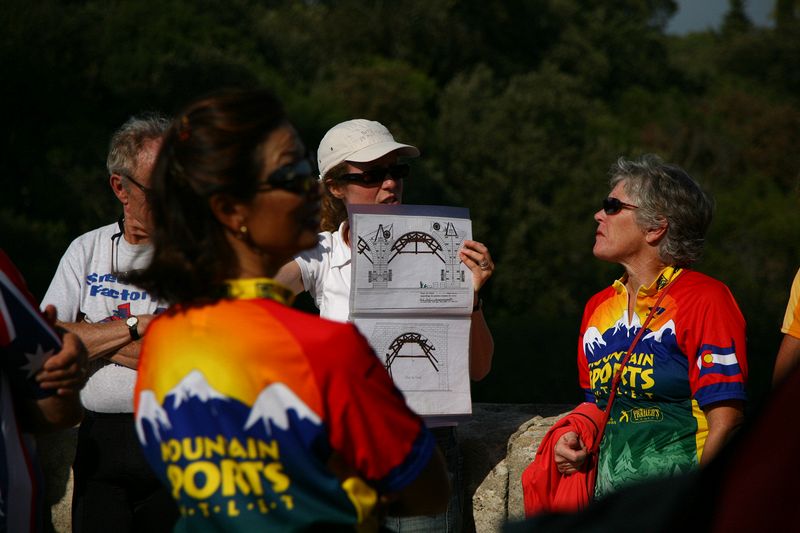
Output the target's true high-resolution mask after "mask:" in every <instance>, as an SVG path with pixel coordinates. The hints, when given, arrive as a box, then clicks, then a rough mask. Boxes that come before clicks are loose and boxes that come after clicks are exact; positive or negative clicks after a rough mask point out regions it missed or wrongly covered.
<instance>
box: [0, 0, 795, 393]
mask: <svg viewBox="0 0 800 533" xmlns="http://www.w3.org/2000/svg"><path fill="white" fill-rule="evenodd" d="M743 7H744V4H743V2H732V3H731V10H730V12H729V13H728V16H727V17H726V22H725V24H724V25H723V28H722V30H721V31H720V32H713V31H711V32H703V33H698V34H692V35H687V36H682V37H676V36H668V35H666V34H665V31H664V28H665V25H666V23H667V21H668V20H669V18H670V17H671V16H672V15H673V14H674V12H675V11H676V4H675V2H674V1H673V0H585V1H578V0H558V1H555V0H513V1H509V2H479V1H477V0H444V1H440V2H429V1H427V0H404V1H398V2H363V1H357V0H339V1H336V2H334V1H331V0H318V1H313V2H312V1H308V2H296V1H289V0H269V1H266V2H265V1H257V0H228V1H226V2H215V1H211V0H174V1H171V2H156V1H155V0H118V1H115V2H111V3H109V2H100V1H98V0H88V1H87V0H85V1H79V2H57V1H55V0H41V1H39V2H35V3H33V4H30V3H28V2H23V1H22V0H8V1H7V2H6V4H5V5H4V9H3V11H2V14H0V31H2V35H3V37H2V44H1V45H0V64H2V65H3V66H4V83H3V84H0V95H1V96H2V97H3V101H4V102H6V108H5V109H4V112H5V116H6V127H5V128H3V130H2V132H1V133H0V139H1V141H0V155H2V159H1V160H2V165H3V167H2V168H3V172H1V173H0V180H2V182H1V183H2V184H1V185H0V190H2V191H3V193H2V196H1V197H0V226H1V227H2V229H3V231H2V236H3V242H2V243H0V245H2V246H3V247H4V248H6V249H7V250H8V251H9V253H11V254H12V255H13V256H14V257H15V258H16V259H17V261H18V262H19V264H20V266H21V267H22V268H23V270H25V272H26V273H28V276H29V278H30V279H29V283H30V285H31V287H32V289H33V290H34V292H35V293H37V294H39V295H41V294H42V293H43V291H44V289H45V288H46V285H47V283H48V282H49V279H50V277H51V276H52V273H53V272H54V270H55V267H56V264H57V261H58V259H59V257H60V255H61V253H63V251H64V249H65V248H66V246H67V244H68V243H69V241H70V240H71V239H72V238H74V237H76V236H77V235H79V234H80V233H82V232H83V231H86V230H87V229H89V228H92V227H96V226H98V225H100V224H102V223H107V222H108V221H110V220H114V219H115V218H116V216H117V212H116V203H115V201H114V199H113V197H112V196H111V194H110V191H109V190H108V186H107V176H106V172H105V155H106V150H107V143H108V138H109V136H110V135H111V132H112V131H113V130H114V129H115V128H116V127H118V126H119V124H121V123H122V122H123V121H124V120H125V119H126V118H127V117H128V116H130V115H131V114H134V113H137V112H140V111H143V110H148V109H157V110H161V111H164V112H167V113H170V112H172V111H173V110H175V109H178V108H180V107H181V106H182V105H183V104H184V103H185V102H186V101H188V100H190V99H191V98H194V97H195V96H198V95H199V94H202V93H205V92H208V91H209V90H212V89H215V88H218V87H221V86H230V85H237V86H269V87H271V88H272V89H273V90H275V91H276V92H277V94H278V95H279V96H280V97H281V98H282V100H283V101H284V103H285V104H286V106H287V108H288V111H289V114H290V116H292V117H293V120H294V122H295V123H296V125H297V126H298V128H299V130H300V132H301V134H302V136H303V137H304V138H305V139H306V141H307V143H308V147H309V150H311V151H313V150H315V148H316V144H317V142H318V140H319V139H320V138H321V136H322V135H323V134H324V132H325V131H326V130H327V129H328V128H329V127H330V126H331V125H333V124H335V123H336V122H338V121H341V120H344V119H348V118H354V117H366V118H372V119H375V120H379V121H381V122H383V123H384V124H386V125H387V126H389V128H390V129H391V130H392V131H393V132H395V133H396V135H397V136H398V138H401V139H403V140H404V141H408V142H411V143H414V144H416V145H417V146H419V147H420V148H421V150H422V153H423V157H422V158H420V159H419V160H416V161H414V162H413V164H414V171H413V174H412V177H411V178H409V179H412V180H414V185H413V187H409V193H408V195H407V198H406V201H408V202H410V203H426V204H450V205H462V206H466V207H469V208H470V212H471V216H472V219H473V222H474V234H475V235H476V238H479V239H481V240H483V241H485V242H486V243H487V244H488V245H489V246H490V249H491V250H492V253H493V255H494V257H495V259H496V262H497V264H498V270H497V273H496V276H495V277H494V278H493V281H492V283H490V284H489V286H488V287H487V294H486V295H485V298H484V299H485V301H486V315H487V317H488V320H489V322H490V325H491V327H492V329H493V330H494V331H495V338H496V340H497V343H498V346H497V352H498V356H497V358H496V362H495V368H494V370H493V372H492V373H491V374H490V376H489V377H488V378H487V379H486V380H485V381H483V382H481V383H480V384H478V386H477V387H476V388H475V389H474V390H475V397H476V399H478V400H491V401H517V402H534V401H539V402H546V401H550V402H555V401H577V400H579V398H580V396H579V395H578V393H577V383H576V378H575V375H576V372H575V335H576V334H577V331H578V326H579V320H580V316H581V310H582V306H583V304H584V302H585V301H586V299H587V298H588V297H589V296H590V295H591V294H592V293H594V292H596V291H597V290H599V289H601V288H602V287H603V286H605V285H606V284H607V283H608V282H609V281H610V279H612V277H613V276H615V275H617V274H618V272H617V270H616V269H615V267H614V266H613V265H606V264H603V263H600V262H598V261H596V260H595V259H594V258H593V257H592V255H591V248H592V242H593V236H594V227H595V223H594V222H593V220H592V216H593V214H594V213H595V212H596V211H597V209H598V208H599V205H600V200H601V199H602V197H603V196H604V195H605V194H606V193H607V178H608V176H607V169H608V168H609V167H610V165H611V163H612V162H613V161H614V160H615V159H616V158H617V157H619V156H620V155H625V156H627V157H635V156H637V155H640V154H642V153H645V152H655V153H658V154H660V155H661V156H662V157H663V158H664V159H666V160H668V161H671V162H675V163H677V164H680V165H681V166H683V167H685V168H686V169H687V170H688V171H689V172H690V173H691V174H692V175H694V176H696V177H697V178H698V179H699V180H700V181H701V183H703V184H704V185H705V186H706V187H707V188H708V189H710V191H711V192H712V193H713V194H714V196H715V197H716V199H717V211H716V216H715V221H714V223H713V225H712V228H711V233H710V235H709V240H708V245H707V253H706V258H705V260H704V262H702V263H701V264H700V265H699V267H698V268H699V269H700V270H704V271H706V272H708V273H709V274H711V275H713V276H715V277H717V278H719V279H722V280H723V281H725V282H726V283H727V284H728V285H729V286H730V287H731V288H732V289H733V292H734V294H735V295H736V297H737V299H738V301H739V303H740V305H741V307H742V309H743V311H744V314H745V317H746V318H747V320H748V335H749V340H750V351H751V361H752V373H751V376H752V381H753V384H754V385H753V386H754V390H755V392H756V396H758V393H759V387H762V388H764V389H765V388H766V386H768V383H769V371H768V369H769V368H770V367H771V363H772V357H773V355H774V353H775V350H776V348H777V343H778V339H779V332H778V325H779V322H780V317H781V316H782V313H783V306H784V305H785V301H786V296H787V291H788V287H789V282H790V281H791V276H792V274H793V272H794V271H795V270H796V268H797V264H798V257H800V239H798V230H797V228H798V227H800V220H799V219H798V218H799V217H800V215H799V214H798V213H800V209H797V207H798V206H797V198H798V185H797V184H798V171H799V169H800V151H799V150H797V146H800V138H798V137H799V136H800V133H799V132H800V127H799V126H800V112H798V109H800V108H799V107H798V103H799V102H798V95H800V38H798V37H800V35H798V24H797V20H798V3H797V2H796V1H792V0H790V1H786V0H779V1H778V2H776V8H775V18H776V27H775V28H774V29H768V28H756V27H752V25H750V24H748V23H747V22H745V21H746V16H744V15H743V13H744V11H743ZM742 16H744V18H742ZM737 21H738V22H737ZM760 383H763V385H759V384H760ZM523 384H524V385H523Z"/></svg>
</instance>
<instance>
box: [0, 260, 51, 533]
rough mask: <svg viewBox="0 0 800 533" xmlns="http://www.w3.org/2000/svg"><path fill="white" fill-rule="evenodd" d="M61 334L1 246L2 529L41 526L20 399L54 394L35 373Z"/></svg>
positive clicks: (37, 482)
mask: <svg viewBox="0 0 800 533" xmlns="http://www.w3.org/2000/svg"><path fill="white" fill-rule="evenodd" d="M60 347H61V339H60V338H59V336H58V335H57V334H56V333H55V331H53V329H52V328H51V327H50V325H49V324H47V322H45V320H44V318H43V317H42V316H41V314H40V313H39V311H38V308H37V306H36V303H35V302H34V300H33V297H32V296H31V294H30V293H29V292H28V289H27V287H26V285H25V282H24V281H23V279H22V276H21V275H20V273H19V271H18V270H17V269H16V268H15V267H14V265H13V264H12V263H11V261H10V260H9V259H8V257H7V256H6V255H5V253H4V252H3V251H2V250H0V531H26V532H27V531H42V530H43V528H44V526H43V520H42V517H43V514H42V510H43V508H42V480H41V473H40V471H39V468H38V463H37V461H36V456H35V454H34V453H33V451H34V446H33V437H32V435H29V434H25V433H22V431H21V429H20V427H19V425H18V423H17V417H16V415H17V408H18V407H19V406H18V405H15V404H18V402H20V401H22V400H24V401H35V400H37V399H41V398H46V397H48V396H51V395H53V394H55V391H53V390H44V389H42V388H41V387H39V386H38V384H37V382H36V378H35V376H36V373H37V372H38V371H39V370H40V369H41V368H42V366H43V365H44V362H45V361H46V360H47V358H48V357H50V356H52V355H53V354H54V353H56V352H58V351H59V349H60Z"/></svg>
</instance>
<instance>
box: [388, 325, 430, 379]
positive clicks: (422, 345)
mask: <svg viewBox="0 0 800 533" xmlns="http://www.w3.org/2000/svg"><path fill="white" fill-rule="evenodd" d="M409 344H411V345H416V346H417V347H419V349H420V350H421V351H422V353H419V352H417V351H416V350H412V351H411V352H410V353H409V352H408V351H405V350H403V349H404V348H405V347H406V345H409ZM434 350H436V347H435V346H433V344H431V342H430V341H429V340H428V339H426V338H425V337H423V336H422V335H420V334H419V333H413V332H407V333H403V334H401V335H399V336H397V337H396V338H395V339H394V340H393V341H392V343H391V344H390V345H389V349H388V351H387V353H386V363H385V365H384V366H385V367H386V370H387V371H388V372H389V376H390V377H392V379H394V375H393V374H392V365H393V364H394V363H395V361H396V360H397V359H427V360H428V362H429V363H430V364H431V366H432V367H433V370H434V371H436V372H438V371H439V367H438V366H436V365H437V364H439V360H438V359H436V356H435V355H433V351H434ZM401 352H402V353H401Z"/></svg>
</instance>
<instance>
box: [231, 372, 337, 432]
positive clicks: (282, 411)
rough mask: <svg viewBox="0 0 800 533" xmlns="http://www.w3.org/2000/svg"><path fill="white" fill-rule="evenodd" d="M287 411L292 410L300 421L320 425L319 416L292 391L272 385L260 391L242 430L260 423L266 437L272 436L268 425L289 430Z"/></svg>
mask: <svg viewBox="0 0 800 533" xmlns="http://www.w3.org/2000/svg"><path fill="white" fill-rule="evenodd" d="M289 409H292V410H294V412H295V413H296V414H297V418H298V419H300V420H302V419H307V420H309V421H311V422H312V423H314V424H316V425H319V424H321V423H322V421H321V420H320V418H319V416H317V414H316V413H315V412H314V411H312V410H311V409H310V408H309V407H308V406H307V405H306V404H305V403H303V401H302V400H301V399H300V398H298V397H297V395H296V394H295V393H294V392H293V391H292V389H290V388H289V387H287V386H286V385H284V384H283V383H273V384H272V385H270V386H268V387H267V388H265V389H264V390H262V391H261V393H260V394H259V395H258V398H256V401H255V403H254V404H253V408H252V409H251V410H250V416H248V417H247V422H245V425H244V429H250V428H251V427H253V426H254V425H255V424H256V423H258V422H259V421H261V422H263V423H264V429H265V430H266V432H267V434H268V435H270V434H272V428H271V427H270V423H271V424H272V425H273V426H275V427H276V428H279V429H282V430H284V431H285V430H287V429H289V416H288V411H289Z"/></svg>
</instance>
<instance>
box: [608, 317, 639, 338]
mask: <svg viewBox="0 0 800 533" xmlns="http://www.w3.org/2000/svg"><path fill="white" fill-rule="evenodd" d="M641 327H642V321H641V320H639V315H637V314H636V313H633V318H632V320H631V323H630V325H629V324H628V312H627V311H625V312H623V313H622V316H621V317H619V320H617V322H616V323H615V324H614V332H613V333H612V335H616V334H617V333H618V332H620V331H622V329H623V328H624V329H625V330H626V331H625V336H626V337H630V336H631V335H635V334H636V331H638V329H639V328H641Z"/></svg>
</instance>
